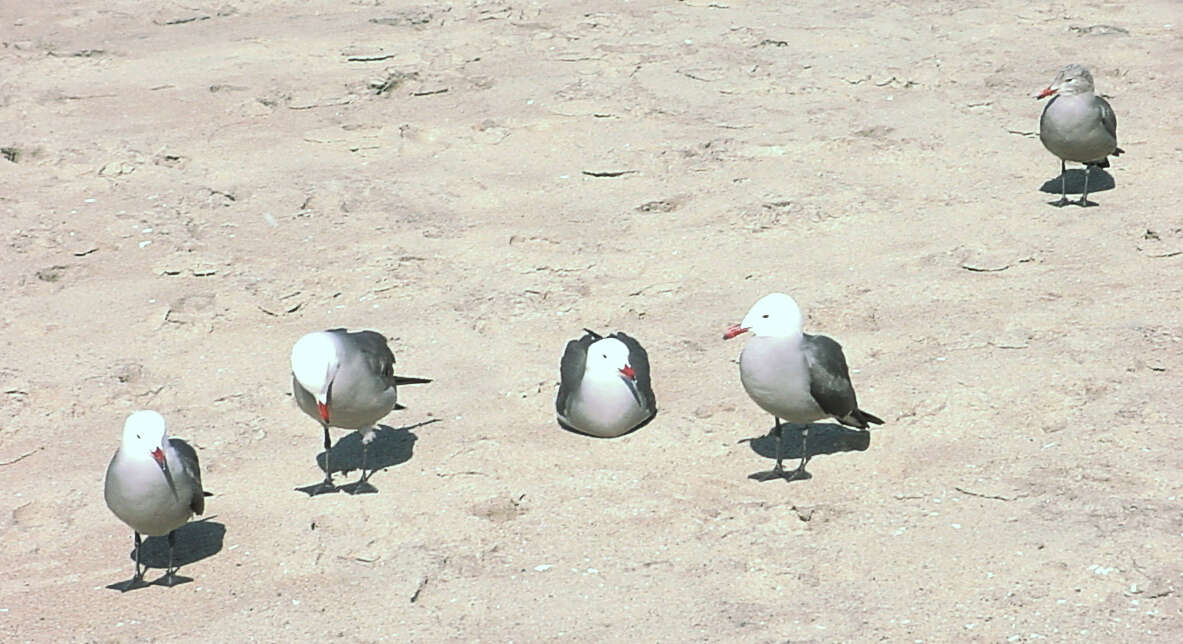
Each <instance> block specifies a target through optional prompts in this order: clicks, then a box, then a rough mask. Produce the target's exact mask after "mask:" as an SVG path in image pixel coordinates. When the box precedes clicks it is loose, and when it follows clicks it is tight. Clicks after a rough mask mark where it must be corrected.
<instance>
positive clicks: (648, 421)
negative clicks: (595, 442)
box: [555, 412, 660, 440]
mask: <svg viewBox="0 0 1183 644" xmlns="http://www.w3.org/2000/svg"><path fill="white" fill-rule="evenodd" d="M657 413H660V412H657ZM657 413H654V414H653V415H652V416H650V417H648V418H646V419H645V421H644V422H642V423H641V424H640V425H637V426H636V427H634V428H632V429H630V430H628V431H627V432H625V433H623V434H621V435H619V436H596V435H595V434H588V433H586V432H581V431H579V430H578V429H575V428H574V427H572V426H570V425H568V424H567V423H564V422H563V421H561V420H558V419H555V422H557V423H558V424H559V427H561V428H563V429H564V430H566V431H569V432H571V433H572V434H576V435H578V436H586V437H588V438H600V439H604V440H611V439H613V438H624V437H625V436H631V435H632V434H635V433H636V432H637V431H638V430H640V429H641V428H642V427H644V426H645V425H648V424H649V423H651V422H653V419H654V418H657Z"/></svg>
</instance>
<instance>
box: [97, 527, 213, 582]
mask: <svg viewBox="0 0 1183 644" xmlns="http://www.w3.org/2000/svg"><path fill="white" fill-rule="evenodd" d="M215 518H217V515H210V516H208V517H205V518H204V519H202V520H200V521H191V522H189V523H186V524H185V525H183V526H181V527H179V528H177V531H176V535H175V536H176V547H174V548H173V566H175V567H176V568H178V569H179V568H183V567H185V566H188V565H190V564H194V563H197V562H198V561H201V560H202V559H205V558H207V557H212V556H214V555H216V554H218V553H219V552H221V551H222V543H223V542H224V541H225V540H226V526H225V525H223V524H221V523H218V522H217V521H214V519H215ZM128 558H129V559H131V560H132V561H133V562H134V561H135V560H136V550H135V548H132V549H131V550H129V551H128ZM140 565H141V566H143V567H144V568H145V569H151V568H158V569H160V570H167V569H168V537H148V538H147V539H144V541H143V542H142V543H141V544H140ZM145 576H146V575H145ZM191 581H193V578H192V577H184V576H182V575H178V574H174V575H173V576H172V579H169V580H167V581H166V579H165V576H164V575H161V576H160V577H159V578H157V579H156V580H155V581H146V580H142V579H141V580H139V581H138V582H136V580H134V579H128V580H126V581H120V582H116V583H114V584H111V585H109V586H107V588H110V589H111V590H118V591H119V592H127V591H129V590H137V589H139V588H147V587H149V586H155V585H161V586H180V585H181V584H187V583H189V582H191ZM133 582H136V583H133Z"/></svg>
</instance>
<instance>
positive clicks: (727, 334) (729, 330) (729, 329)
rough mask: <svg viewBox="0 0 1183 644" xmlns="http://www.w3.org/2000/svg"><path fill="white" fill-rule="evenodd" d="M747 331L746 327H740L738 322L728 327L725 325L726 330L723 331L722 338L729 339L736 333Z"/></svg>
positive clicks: (740, 333)
mask: <svg viewBox="0 0 1183 644" xmlns="http://www.w3.org/2000/svg"><path fill="white" fill-rule="evenodd" d="M747 332H748V329H747V327H742V326H740V325H738V324H735V325H732V326H730V327H727V330H726V331H724V332H723V339H724V340H730V339H731V338H734V337H735V336H737V335H743V334H745V333H747Z"/></svg>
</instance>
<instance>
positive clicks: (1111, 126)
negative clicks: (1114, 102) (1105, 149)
mask: <svg viewBox="0 0 1183 644" xmlns="http://www.w3.org/2000/svg"><path fill="white" fill-rule="evenodd" d="M1097 109H1098V111H1100V112H1101V123H1102V124H1103V125H1104V126H1105V131H1106V132H1109V134H1111V135H1113V141H1114V142H1115V143H1116V142H1117V114H1116V113H1114V111H1113V108H1112V107H1110V106H1109V101H1107V100H1105V99H1103V98H1101V97H1100V96H1098V97H1097ZM1122 152H1125V150H1123V149H1121V148H1114V149H1113V152H1110V153H1109V154H1111V155H1112V156H1120V155H1121V153H1122Z"/></svg>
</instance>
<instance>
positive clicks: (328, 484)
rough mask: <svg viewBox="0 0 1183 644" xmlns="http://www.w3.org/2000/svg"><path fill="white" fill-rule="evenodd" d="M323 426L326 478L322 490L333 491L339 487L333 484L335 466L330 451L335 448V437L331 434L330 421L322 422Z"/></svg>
mask: <svg viewBox="0 0 1183 644" xmlns="http://www.w3.org/2000/svg"><path fill="white" fill-rule="evenodd" d="M321 426H322V427H324V430H325V480H324V483H321V486H320V488H321V491H322V492H331V491H333V490H335V489H337V488H336V486H334V485H333V466H332V465H331V464H330V463H329V453H330V451H331V450H332V449H333V439H332V437H331V436H329V426H328V423H321Z"/></svg>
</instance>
